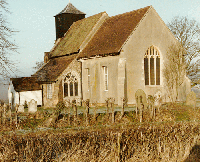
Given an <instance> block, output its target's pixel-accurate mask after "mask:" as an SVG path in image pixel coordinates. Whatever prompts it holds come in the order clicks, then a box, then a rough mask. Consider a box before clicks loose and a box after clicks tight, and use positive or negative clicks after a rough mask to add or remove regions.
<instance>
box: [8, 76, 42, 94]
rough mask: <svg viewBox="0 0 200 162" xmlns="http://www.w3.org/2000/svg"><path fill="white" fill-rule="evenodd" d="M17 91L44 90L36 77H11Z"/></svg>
mask: <svg viewBox="0 0 200 162" xmlns="http://www.w3.org/2000/svg"><path fill="white" fill-rule="evenodd" d="M10 80H11V81H12V84H13V86H14V89H15V91H16V92H21V91H35V90H42V89H41V88H40V85H39V84H38V83H37V82H36V78H35V77H22V78H11V79H10Z"/></svg>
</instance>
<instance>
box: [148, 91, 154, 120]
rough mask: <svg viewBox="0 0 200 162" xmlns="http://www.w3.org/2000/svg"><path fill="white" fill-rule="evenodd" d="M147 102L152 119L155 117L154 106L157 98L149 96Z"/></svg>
mask: <svg viewBox="0 0 200 162" xmlns="http://www.w3.org/2000/svg"><path fill="white" fill-rule="evenodd" d="M147 101H148V109H149V111H150V114H151V118H153V117H155V106H154V102H155V98H154V97H153V96H152V95H148V98H147Z"/></svg>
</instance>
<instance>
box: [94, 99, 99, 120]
mask: <svg viewBox="0 0 200 162" xmlns="http://www.w3.org/2000/svg"><path fill="white" fill-rule="evenodd" d="M97 108H98V105H97V102H95V105H94V111H93V114H94V116H93V121H94V122H96V120H97Z"/></svg>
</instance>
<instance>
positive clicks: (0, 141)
mask: <svg viewBox="0 0 200 162" xmlns="http://www.w3.org/2000/svg"><path fill="white" fill-rule="evenodd" d="M82 109H83V110H84V109H85V108H84V107H82ZM53 112H54V110H53V109H49V110H48V109H43V108H39V109H38V112H37V114H36V113H35V114H27V113H21V114H19V116H20V115H21V116H26V118H24V119H23V120H21V122H20V123H19V124H18V127H19V128H21V129H32V131H31V133H30V132H29V133H23V134H22V133H20V134H19V133H17V131H15V129H16V128H15V129H14V127H15V125H14V124H13V123H12V125H9V123H7V124H6V125H0V127H1V128H0V129H1V134H0V161H54V160H55V161H59V160H60V161H84V162H85V161H97V162H98V161H184V160H186V159H187V158H188V155H189V154H190V150H191V149H192V148H193V147H194V146H195V144H197V143H196V142H197V141H198V140H199V139H200V134H199V133H200V132H199V131H200V129H199V128H200V125H199V123H198V122H199V121H200V110H199V108H195V109H193V108H192V107H189V106H185V105H184V104H180V103H178V104H173V105H172V104H170V105H169V104H166V105H163V106H162V107H161V108H160V109H159V111H158V109H157V110H156V116H155V118H151V117H150V111H149V110H145V111H144V113H143V122H142V123H140V122H139V119H138V117H136V114H135V112H134V111H129V112H125V115H124V117H121V113H120V112H116V113H115V123H112V120H111V114H106V113H100V114H97V118H96V121H94V119H93V115H92V114H90V115H89V120H90V124H89V125H87V126H86V123H85V121H86V119H85V115H84V114H83V113H81V114H79V115H78V118H77V122H76V124H75V125H74V124H73V122H74V118H73V115H71V118H70V121H71V123H70V125H69V123H68V115H65V118H64V119H63V118H60V119H59V118H57V119H56V120H55V123H54V124H53V125H50V128H52V129H50V130H45V131H37V132H35V131H33V130H36V128H38V127H43V123H44V122H45V121H46V120H49V119H50V116H51V115H52V114H53ZM71 112H73V111H71ZM62 115H64V114H62ZM13 130H14V131H13ZM9 131H12V132H9Z"/></svg>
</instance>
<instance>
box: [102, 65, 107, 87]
mask: <svg viewBox="0 0 200 162" xmlns="http://www.w3.org/2000/svg"><path fill="white" fill-rule="evenodd" d="M103 71H104V85H105V90H106V91H107V90H108V67H107V66H103Z"/></svg>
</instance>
